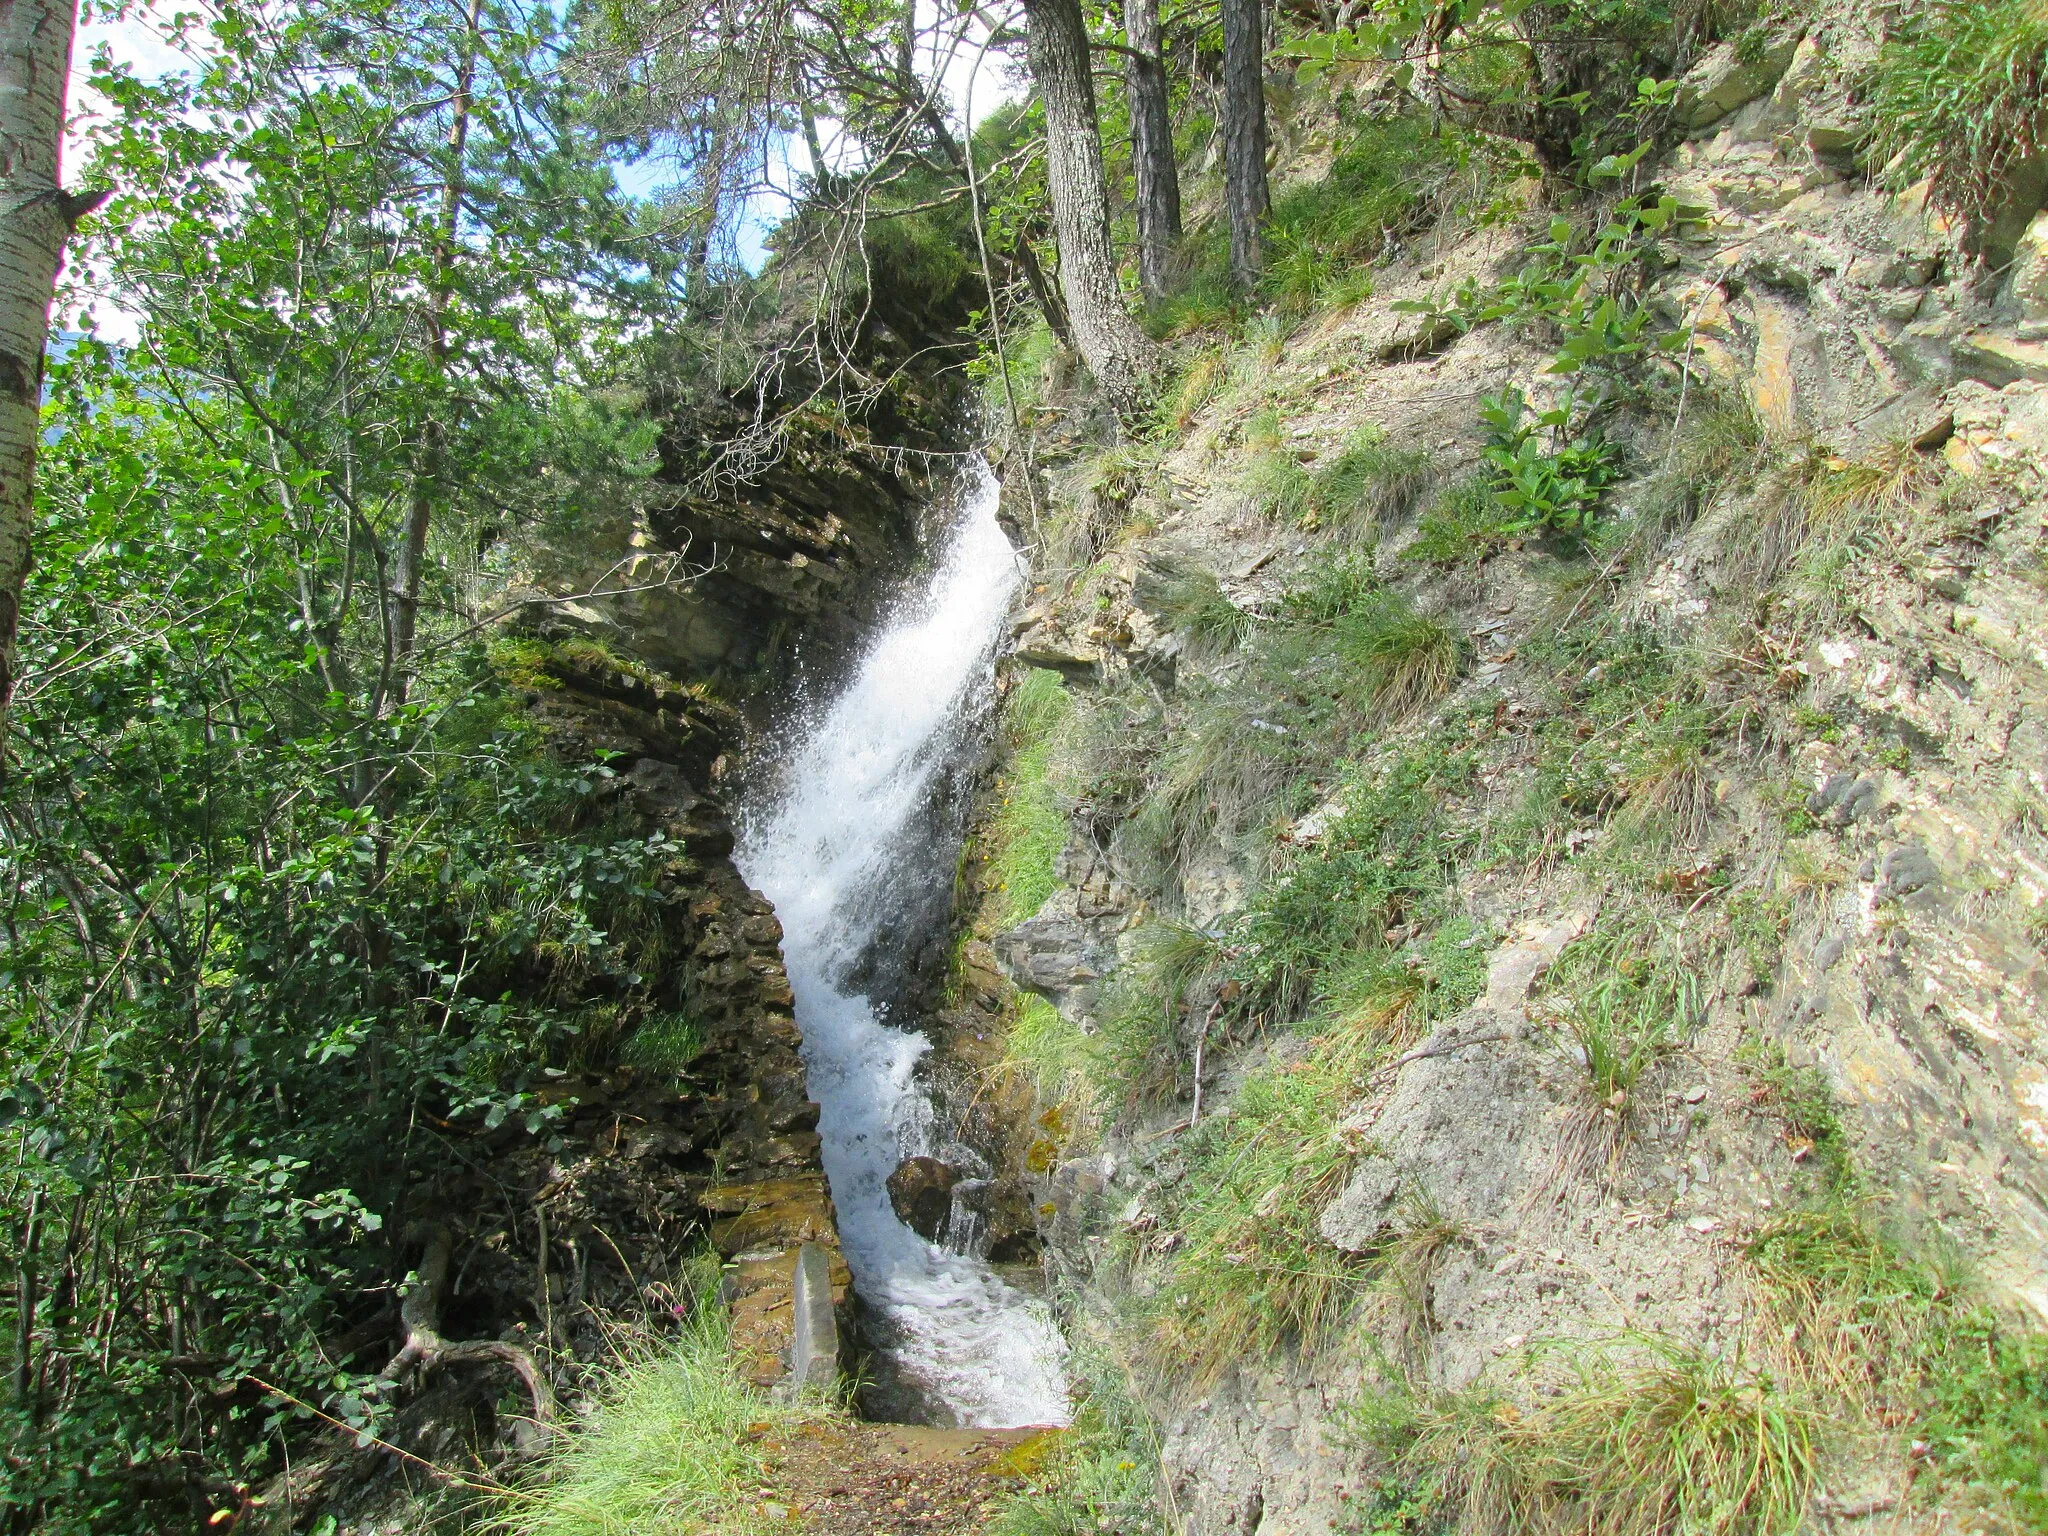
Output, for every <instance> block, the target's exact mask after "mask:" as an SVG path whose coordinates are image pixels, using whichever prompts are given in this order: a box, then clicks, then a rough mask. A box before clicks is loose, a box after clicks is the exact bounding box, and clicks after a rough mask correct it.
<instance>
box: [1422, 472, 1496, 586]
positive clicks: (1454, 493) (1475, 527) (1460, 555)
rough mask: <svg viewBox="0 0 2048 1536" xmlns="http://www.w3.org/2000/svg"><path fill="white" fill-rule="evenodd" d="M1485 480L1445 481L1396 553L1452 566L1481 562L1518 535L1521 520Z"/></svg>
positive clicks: (1473, 477)
mask: <svg viewBox="0 0 2048 1536" xmlns="http://www.w3.org/2000/svg"><path fill="white" fill-rule="evenodd" d="M1486 485H1487V482H1486V480H1485V479H1484V478H1483V477H1481V476H1477V475H1474V476H1469V477H1468V478H1466V479H1463V480H1460V481H1458V482H1457V483H1456V484H1454V485H1451V486H1448V487H1446V488H1445V489H1444V491H1443V492H1442V494H1440V495H1439V496H1438V497H1437V498H1436V499H1435V500H1434V501H1432V502H1431V503H1430V504H1429V506H1428V507H1427V508H1426V509H1425V510H1424V511H1423V513H1422V515H1421V516H1420V517H1419V518H1417V519H1416V522H1415V537H1414V539H1413V540H1411V541H1410V542H1409V545H1408V547H1407V548H1406V549H1404V550H1402V551H1401V558H1402V559H1404V560H1420V561H1423V562H1425V563H1426V564H1429V565H1436V566H1443V567H1446V568H1455V567H1458V566H1465V565H1482V564H1484V563H1485V562H1486V561H1488V560H1490V559H1492V558H1493V557H1494V556H1495V555H1497V554H1499V553H1500V552H1501V551H1502V550H1504V549H1506V548H1507V547H1508V543H1509V541H1510V540H1512V539H1515V538H1518V537H1519V536H1520V521H1519V519H1518V518H1517V517H1516V516H1515V515H1514V514H1512V513H1510V512H1509V511H1507V510H1506V509H1505V508H1503V507H1502V506H1501V505H1500V504H1499V503H1497V502H1496V501H1495V500H1494V499H1493V497H1492V495H1491V494H1490V493H1489V492H1488V491H1487V488H1486Z"/></svg>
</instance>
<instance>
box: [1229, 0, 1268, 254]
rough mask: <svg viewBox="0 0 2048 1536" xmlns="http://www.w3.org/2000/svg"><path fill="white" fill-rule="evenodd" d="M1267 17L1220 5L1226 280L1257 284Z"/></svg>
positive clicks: (1252, 4) (1253, 0)
mask: <svg viewBox="0 0 2048 1536" xmlns="http://www.w3.org/2000/svg"><path fill="white" fill-rule="evenodd" d="M1264 28H1265V15H1264V7H1263V5H1262V4H1261V3H1260V0H1223V199H1224V202H1225V203H1226V204H1228V206H1229V209H1230V275H1231V277H1232V279H1233V280H1234V281H1235V282H1236V283H1237V285H1238V286H1239V287H1240V288H1244V289H1247V290H1248V289H1250V288H1251V287H1252V286H1253V285H1254V284H1256V283H1257V282H1258V280H1259V271H1260V269H1261V267H1262V266H1263V265H1264V264H1265V263H1264V253H1263V251H1262V250H1261V249H1260V239H1259V226H1260V225H1261V224H1263V223H1264V222H1265V218H1266V210H1267V209H1268V208H1270V207H1271V206H1272V202H1271V199H1270V198H1269V197H1268V196H1267V193H1266V66H1265V36H1264Z"/></svg>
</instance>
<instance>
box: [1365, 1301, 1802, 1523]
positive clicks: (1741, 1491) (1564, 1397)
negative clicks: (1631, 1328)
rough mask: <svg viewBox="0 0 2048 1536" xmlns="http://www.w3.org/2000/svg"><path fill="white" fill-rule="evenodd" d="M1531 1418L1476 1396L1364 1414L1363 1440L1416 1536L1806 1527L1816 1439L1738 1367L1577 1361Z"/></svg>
mask: <svg viewBox="0 0 2048 1536" xmlns="http://www.w3.org/2000/svg"><path fill="white" fill-rule="evenodd" d="M1566 1366H1567V1374H1565V1375H1563V1377H1562V1379H1557V1380H1553V1382H1552V1383H1551V1386H1550V1391H1551V1393H1552V1394H1553V1395H1551V1396H1548V1397H1546V1398H1543V1399H1540V1400H1539V1401H1538V1402H1537V1403H1535V1404H1534V1405H1533V1406H1530V1407H1527V1408H1520V1407H1516V1406H1513V1405H1510V1404H1508V1403H1506V1402H1504V1401H1502V1400H1500V1399H1498V1398H1493V1397H1488V1396H1485V1395H1483V1394H1479V1393H1471V1394H1464V1395H1452V1394H1441V1395H1435V1396H1427V1397H1425V1396H1418V1395H1411V1394H1409V1393H1407V1392H1405V1391H1404V1390H1402V1389H1401V1388H1399V1387H1398V1386H1397V1387H1395V1388H1394V1389H1393V1390H1391V1391H1389V1392H1386V1393H1384V1394H1382V1395H1379V1396H1377V1397H1375V1398H1374V1399H1370V1400H1368V1401H1367V1402H1366V1403H1364V1404H1362V1405H1361V1406H1360V1409H1359V1410H1358V1411H1357V1412H1356V1415H1355V1425H1356V1431H1357V1432H1358V1433H1359V1434H1360V1435H1361V1437H1362V1438H1364V1439H1366V1440H1368V1441H1370V1442H1371V1443H1373V1444H1375V1445H1376V1446H1377V1447H1378V1448H1379V1449H1380V1451H1381V1452H1382V1454H1384V1455H1388V1456H1390V1457H1391V1458H1392V1459H1393V1463H1394V1466H1395V1467H1396V1469H1397V1472H1398V1476H1397V1478H1396V1479H1394V1480H1392V1488H1391V1489H1390V1490H1389V1491H1390V1494H1391V1495H1392V1496H1391V1497H1390V1498H1389V1499H1388V1500H1387V1501H1386V1502H1388V1503H1392V1504H1393V1505H1394V1508H1395V1509H1398V1508H1399V1502H1396V1500H1399V1501H1400V1502H1406V1503H1408V1504H1409V1505H1410V1508H1411V1516H1410V1518H1409V1521H1408V1523H1407V1524H1406V1525H1403V1524H1399V1523H1394V1522H1393V1521H1392V1520H1391V1519H1387V1520H1386V1521H1384V1523H1383V1525H1382V1529H1385V1530H1387V1531H1390V1532H1398V1531H1403V1530H1410V1531H1415V1530H1423V1529H1432V1528H1433V1527H1431V1526H1428V1525H1422V1524H1419V1523H1417V1522H1418V1521H1420V1520H1422V1519H1425V1518H1433V1517H1435V1516H1436V1515H1437V1514H1438V1513H1439V1512H1442V1513H1443V1514H1445V1515H1446V1516H1449V1517H1450V1518H1449V1519H1446V1520H1445V1522H1444V1524H1445V1525H1449V1524H1450V1523H1451V1520H1453V1519H1454V1521H1455V1528H1456V1529H1457V1530H1459V1531H1461V1532H1472V1533H1482V1536H1549V1533H1555V1536H1566V1533H1583V1532H1598V1533H1599V1536H1676V1533H1686V1536H1692V1533H1698V1536H1780V1533H1789V1532H1791V1531H1794V1530H1797V1529H1800V1528H1801V1525H1802V1522H1803V1521H1804V1520H1805V1518H1806V1513H1807V1501H1808V1498H1809V1496H1810V1494H1811V1491H1812V1488H1813V1485H1814V1477H1815V1467H1816V1458H1817V1449H1816V1447H1817V1441H1818V1436H1819V1432H1820V1425H1819V1424H1818V1423H1817V1421H1816V1419H1815V1417H1814V1415H1813V1413H1812V1412H1811V1411H1810V1409H1808V1408H1807V1407H1806V1405H1805V1404H1803V1403H1802V1401H1801V1400H1800V1399H1799V1397H1798V1396H1797V1395H1796V1394H1795V1393H1791V1392H1787V1391H1785V1390H1784V1389H1783V1388H1782V1387H1781V1386H1780V1385H1779V1384H1778V1383H1777V1382H1776V1381H1775V1380H1773V1379H1772V1378H1771V1377H1770V1376H1768V1375H1766V1374H1762V1373H1759V1372H1756V1371H1754V1370H1751V1369H1749V1368H1748V1367H1747V1366H1745V1365H1744V1364H1743V1363H1742V1362H1741V1361H1739V1360H1737V1359H1733V1358H1722V1359H1715V1358H1711V1357H1709V1356H1706V1355H1704V1354H1701V1353H1699V1352H1698V1351H1695V1350H1692V1349H1688V1348H1686V1347H1684V1346H1682V1345H1680V1344H1677V1343H1675V1342H1673V1341H1671V1340H1668V1339H1662V1338H1642V1337H1637V1338H1630V1339H1626V1340H1624V1341H1622V1343H1621V1344H1620V1345H1619V1346H1617V1347H1614V1348H1611V1349H1600V1348H1591V1349H1585V1350H1583V1351H1582V1352H1580V1353H1579V1354H1578V1355H1577V1356H1576V1357H1575V1358H1573V1359H1572V1360H1570V1361H1568V1362H1566Z"/></svg>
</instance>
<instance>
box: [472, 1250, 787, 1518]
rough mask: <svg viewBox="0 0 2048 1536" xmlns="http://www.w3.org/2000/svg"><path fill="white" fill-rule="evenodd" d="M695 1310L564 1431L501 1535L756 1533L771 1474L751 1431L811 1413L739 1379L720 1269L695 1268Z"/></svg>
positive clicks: (613, 1373) (709, 1263)
mask: <svg viewBox="0 0 2048 1536" xmlns="http://www.w3.org/2000/svg"><path fill="white" fill-rule="evenodd" d="M691 1278H692V1279H693V1280H694V1281H695V1282H696V1283H695V1285H694V1287H693V1292H694V1294H693V1302H694V1304H693V1306H692V1307H691V1308H690V1311H689V1316H688V1321H687V1322H686V1323H685V1325H684V1327H683V1331H682V1333H681V1335H680V1336H678V1337H674V1338H669V1339H662V1340H648V1341H642V1342H639V1343H636V1344H631V1345H628V1346H627V1347H625V1348H624V1349H623V1350H622V1351H621V1353H620V1355H619V1358H618V1360H617V1361H616V1363H615V1364H613V1365H611V1366H609V1367H608V1368H606V1370H605V1372H604V1374H603V1376H602V1377H601V1379H600V1381H599V1383H598V1388H597V1392H596V1406H595V1408H594V1410H593V1411H592V1412H591V1413H590V1415H589V1416H588V1417H586V1418H584V1419H583V1420H582V1421H581V1422H579V1423H578V1424H576V1425H575V1426H574V1427H572V1428H570V1429H568V1430H567V1431H565V1432H564V1435H563V1438H562V1439H561V1440H560V1441H558V1442H557V1444H556V1445H555V1447H554V1448H553V1449H552V1450H551V1451H550V1452H549V1453H548V1455H547V1456H546V1458H545V1459H544V1461H543V1462H542V1463H541V1465H540V1467H539V1469H538V1470H537V1472H536V1473H535V1475H534V1476H533V1477H532V1478H531V1479H530V1480H529V1481H528V1482H527V1483H526V1484H525V1485H524V1486H523V1487H521V1488H520V1489H519V1490H517V1491H516V1492H515V1493H513V1494H511V1495H510V1496H508V1498H507V1500H506V1503H505V1508H504V1510H503V1512H502V1513H501V1514H500V1515H499V1516H498V1517H497V1518H496V1519H495V1520H494V1521H493V1523H492V1525H491V1526H490V1529H492V1530H493V1531H495V1532H498V1533H501V1536H672V1533H682V1532H691V1531H704V1532H709V1531H714V1530H715V1531H717V1532H720V1533H721V1536H724V1533H733V1536H739V1533H746V1532H752V1531H756V1530H759V1529H763V1528H765V1526H766V1521H765V1520H764V1519H761V1518H759V1517H758V1516H757V1515H756V1514H755V1513H754V1512H753V1511H752V1510H751V1509H750V1508H749V1495H750V1493H751V1492H752V1491H753V1490H754V1489H756V1488H758V1487H759V1486H760V1483H761V1480H762V1478H763V1477H764V1476H765V1475H766V1472H767V1464H766V1461H765V1458H764V1457H763V1456H762V1455H761V1453H760V1452H759V1451H758V1450H756V1449H755V1447H754V1443H753V1440H754V1436H753V1434H751V1433H750V1431H752V1430H753V1429H754V1427H755V1426H758V1425H761V1424H763V1423H766V1424H770V1425H775V1424H784V1423H788V1422H790V1421H791V1420H793V1419H794V1418H796V1417H797V1416H799V1415H800V1414H801V1413H802V1412H804V1411H805V1410H801V1409H797V1408H792V1407H788V1406H784V1405H781V1404H777V1403H774V1402H772V1401H770V1400H769V1398H768V1397H767V1396H766V1394H764V1393H762V1392H759V1391H757V1390H755V1389H754V1388H753V1387H750V1386H748V1385H747V1384H746V1383H745V1382H744V1381H742V1380H741V1379H740V1376H739V1373H738V1372H737V1370H735V1368H734V1365H733V1361H732V1358H731V1355H730V1352H729V1350H728V1346H727V1335H726V1314H725V1308H724V1306H723V1305H722V1304H721V1303H720V1302H719V1300H718V1298H717V1285H718V1262H717V1260H716V1258H715V1257H712V1256H710V1255H703V1256H700V1257H699V1258H698V1259H697V1260H696V1261H694V1263H693V1265H692V1277H691Z"/></svg>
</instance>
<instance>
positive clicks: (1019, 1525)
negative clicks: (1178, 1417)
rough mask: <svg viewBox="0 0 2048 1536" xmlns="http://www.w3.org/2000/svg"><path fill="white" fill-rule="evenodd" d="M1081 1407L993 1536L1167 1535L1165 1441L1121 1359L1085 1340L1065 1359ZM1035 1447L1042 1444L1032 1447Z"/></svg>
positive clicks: (1008, 1502) (1003, 1512) (998, 1518)
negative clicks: (1160, 1492)
mask: <svg viewBox="0 0 2048 1536" xmlns="http://www.w3.org/2000/svg"><path fill="white" fill-rule="evenodd" d="M1067 1367H1068V1375H1069V1379H1070V1380H1071V1381H1072V1382H1073V1383H1074V1385H1075V1387H1076V1388H1077V1389H1078V1395H1079V1398H1080V1406H1079V1409H1078V1411H1077V1412H1076V1413H1075V1415H1074V1422H1073V1425H1072V1426H1071V1427H1070V1428H1068V1429H1066V1430H1064V1431H1061V1432H1059V1433H1058V1437H1057V1439H1056V1440H1054V1441H1053V1442H1052V1443H1051V1445H1050V1447H1049V1450H1048V1454H1046V1455H1045V1456H1044V1458H1043V1460H1042V1461H1041V1462H1039V1463H1038V1465H1036V1466H1035V1467H1032V1468H1030V1469H1028V1478H1029V1484H1030V1486H1029V1487H1028V1488H1027V1489H1026V1490H1025V1491H1023V1492H1021V1493H1017V1494H1013V1495H1011V1496H1009V1497H1008V1498H1006V1499H1004V1500H1003V1501H1002V1505H1001V1507H1000V1508H999V1509H998V1510H997V1511H996V1514H995V1516H994V1518H993V1519H992V1520H991V1521H990V1522H989V1524H988V1527H987V1529H988V1532H989V1536H1164V1532H1165V1530H1166V1523H1165V1521H1164V1520H1163V1519H1162V1518H1161V1515H1162V1511H1161V1509H1160V1507H1159V1501H1158V1498H1157V1496H1156V1494H1157V1487H1158V1478H1159V1442H1158V1437H1157V1435H1156V1434H1155V1432H1154V1430H1153V1428H1152V1424H1151V1420H1150V1418H1149V1417H1148V1416H1147V1415H1146V1412H1145V1409H1144V1405H1143V1404H1142V1403H1141V1402H1140V1401H1139V1396H1138V1393H1137V1391H1136V1390H1135V1389H1134V1387H1133V1384H1132V1382H1131V1380H1130V1378H1129V1376H1128V1375H1127V1374H1126V1372H1125V1368H1124V1367H1123V1366H1122V1364H1121V1362H1119V1361H1113V1360H1111V1359H1109V1358H1107V1357H1106V1355H1105V1353H1104V1351H1103V1350H1102V1349H1101V1348H1100V1347H1096V1346H1094V1345H1093V1344H1092V1343H1091V1341H1089V1340H1086V1339H1082V1340H1078V1341H1077V1342H1076V1347H1075V1349H1074V1351H1073V1353H1072V1354H1070V1355H1069V1356H1068V1359H1067ZM1030 1443H1031V1444H1034V1445H1035V1444H1036V1442H1030Z"/></svg>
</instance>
